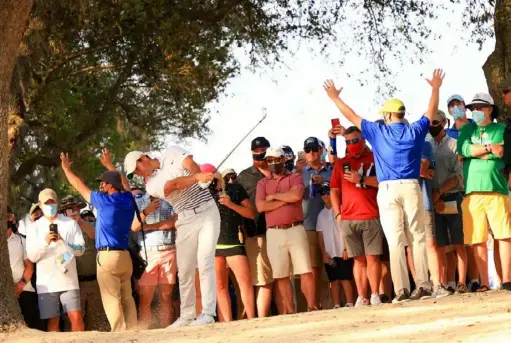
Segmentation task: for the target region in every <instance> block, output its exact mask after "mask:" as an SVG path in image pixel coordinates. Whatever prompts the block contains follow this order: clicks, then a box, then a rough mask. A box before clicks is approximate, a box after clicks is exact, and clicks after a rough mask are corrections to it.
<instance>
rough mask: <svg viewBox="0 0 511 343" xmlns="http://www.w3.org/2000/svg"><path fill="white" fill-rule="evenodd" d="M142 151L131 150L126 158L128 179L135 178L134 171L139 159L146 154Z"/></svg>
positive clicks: (125, 164) (125, 165) (125, 168)
mask: <svg viewBox="0 0 511 343" xmlns="http://www.w3.org/2000/svg"><path fill="white" fill-rule="evenodd" d="M144 155H145V153H143V152H142V151H131V152H129V153H128V154H127V155H126V157H125V158H124V170H125V171H126V176H127V177H128V179H132V178H133V172H134V171H135V169H136V168H137V161H138V159H139V158H140V157H142V156H144Z"/></svg>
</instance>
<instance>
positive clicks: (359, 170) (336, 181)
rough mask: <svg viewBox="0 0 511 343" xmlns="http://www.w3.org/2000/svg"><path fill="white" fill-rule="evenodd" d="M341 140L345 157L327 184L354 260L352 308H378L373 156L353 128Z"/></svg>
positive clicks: (379, 246)
mask: <svg viewBox="0 0 511 343" xmlns="http://www.w3.org/2000/svg"><path fill="white" fill-rule="evenodd" d="M344 138H345V139H346V148H347V151H348V154H347V155H346V157H344V158H342V159H339V160H337V162H336V163H335V166H334V172H333V175H332V179H331V181H330V187H331V197H332V207H333V209H334V213H335V218H336V220H337V221H338V222H339V223H340V225H341V229H342V232H343V236H344V240H345V242H346V246H347V250H348V256H349V257H350V258H354V259H355V264H354V270H353V273H354V276H355V283H356V285H357V291H358V295H359V296H358V299H357V302H356V304H355V307H357V306H363V305H369V304H371V305H378V304H381V301H380V297H379V292H378V291H379V285H380V279H381V262H380V255H381V254H382V253H383V230H382V227H381V224H380V220H379V213H378V203H377V201H376V195H377V193H378V181H377V180H376V172H375V166H374V157H373V153H372V152H371V151H370V150H369V149H368V148H367V147H366V145H365V140H364V138H363V137H362V133H361V132H360V130H359V129H358V128H357V127H356V126H352V127H349V128H348V129H346V131H345V133H344ZM341 205H342V206H341ZM341 208H342V210H341ZM368 279H369V285H370V288H371V297H370V300H369V299H368V282H367V281H368Z"/></svg>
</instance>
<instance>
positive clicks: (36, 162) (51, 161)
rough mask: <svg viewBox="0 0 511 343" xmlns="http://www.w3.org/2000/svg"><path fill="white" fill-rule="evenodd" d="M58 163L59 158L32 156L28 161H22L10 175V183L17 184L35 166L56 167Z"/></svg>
mask: <svg viewBox="0 0 511 343" xmlns="http://www.w3.org/2000/svg"><path fill="white" fill-rule="evenodd" d="M59 163H60V156H59V155H56V156H34V157H32V158H30V159H28V160H25V161H23V162H22V163H21V164H20V166H19V167H18V169H17V170H16V172H14V173H13V175H12V182H13V183H15V184H19V182H20V181H21V180H22V179H23V178H25V176H26V175H28V174H29V173H30V172H33V171H34V170H35V168H36V167H37V166H43V167H56V166H58V165H59Z"/></svg>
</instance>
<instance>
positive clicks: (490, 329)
mask: <svg viewBox="0 0 511 343" xmlns="http://www.w3.org/2000/svg"><path fill="white" fill-rule="evenodd" d="M0 341H8V342H20V343H21V342H23V343H26V342H45V343H52V342H56V343H57V342H58V343H64V342H69V343H71V342H80V343H85V342H91V343H113V342H131V343H136V342H141V343H142V342H144V343H145V342H151V343H153V342H154V343H156V342H190V343H199V342H201V343H213V342H215V343H216V342H218V343H225V342H247V343H252V342H278V343H301V342H313V341H314V342H360V343H362V342H381V343H391V342H392V343H395V342H435V343H436V342H463V343H470V342H491V343H500V342H506V343H509V342H511V293H509V292H505V291H500V292H489V293H486V294H466V295H463V296H452V297H448V298H443V299H432V300H424V301H420V302H408V303H404V304H398V305H390V304H388V305H381V306H378V307H376V308H357V309H354V308H343V309H338V310H330V311H320V312H312V313H302V314H298V315H289V316H279V317H272V318H265V319H256V320H250V321H246V320H244V321H238V322H232V323H225V324H214V325H208V326H202V327H198V328H183V329H175V330H150V331H135V332H125V333H99V332H84V333H80V334H74V333H53V334H50V333H41V332H38V331H33V330H27V331H23V332H17V333H14V334H10V335H6V334H4V335H0Z"/></svg>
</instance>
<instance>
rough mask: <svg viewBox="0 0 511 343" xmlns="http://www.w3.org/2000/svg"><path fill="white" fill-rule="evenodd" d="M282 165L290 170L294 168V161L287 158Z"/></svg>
mask: <svg viewBox="0 0 511 343" xmlns="http://www.w3.org/2000/svg"><path fill="white" fill-rule="evenodd" d="M284 166H285V167H286V169H287V170H289V171H290V172H292V171H293V169H295V163H294V161H293V160H287V161H286V163H285V164H284Z"/></svg>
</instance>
